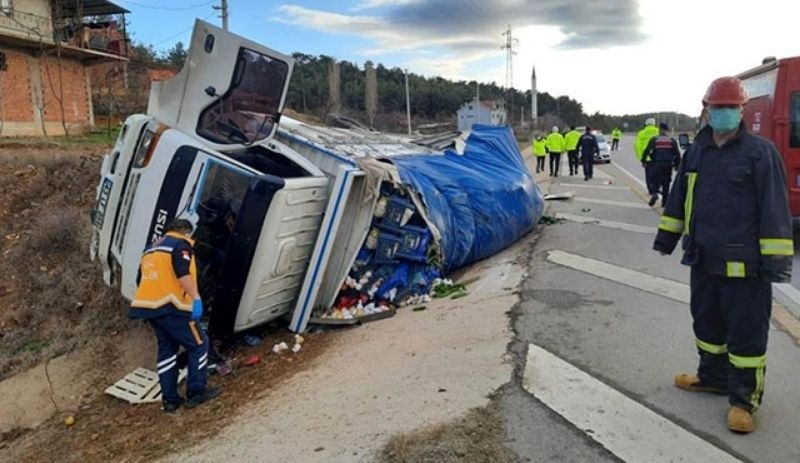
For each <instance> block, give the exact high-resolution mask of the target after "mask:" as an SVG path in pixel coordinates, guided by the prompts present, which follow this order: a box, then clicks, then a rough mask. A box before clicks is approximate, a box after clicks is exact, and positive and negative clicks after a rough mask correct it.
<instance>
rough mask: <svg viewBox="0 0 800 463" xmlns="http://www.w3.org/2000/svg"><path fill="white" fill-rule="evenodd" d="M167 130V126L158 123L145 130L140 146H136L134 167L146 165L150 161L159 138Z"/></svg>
mask: <svg viewBox="0 0 800 463" xmlns="http://www.w3.org/2000/svg"><path fill="white" fill-rule="evenodd" d="M165 130H167V126H165V125H162V124H158V125H156V126H155V127H148V128H147V129H146V130H145V131H144V133H143V134H142V138H141V139H140V140H139V146H137V147H136V156H134V158H133V167H137V168H141V167H145V166H146V165H147V164H148V163H149V162H150V158H152V157H153V152H154V151H155V150H156V145H157V144H158V140H159V139H160V138H161V134H162V133H164V131H165Z"/></svg>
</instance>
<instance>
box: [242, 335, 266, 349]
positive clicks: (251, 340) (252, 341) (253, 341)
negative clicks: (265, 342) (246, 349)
mask: <svg viewBox="0 0 800 463" xmlns="http://www.w3.org/2000/svg"><path fill="white" fill-rule="evenodd" d="M242 340H243V341H244V343H245V344H247V345H248V346H250V347H255V346H257V345H259V344H261V341H262V339H261V338H259V337H258V336H256V335H253V334H246V335H244V336H243V337H242Z"/></svg>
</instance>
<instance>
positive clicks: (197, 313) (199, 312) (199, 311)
mask: <svg viewBox="0 0 800 463" xmlns="http://www.w3.org/2000/svg"><path fill="white" fill-rule="evenodd" d="M202 316H203V300H202V299H195V300H194V301H192V320H200V317H202Z"/></svg>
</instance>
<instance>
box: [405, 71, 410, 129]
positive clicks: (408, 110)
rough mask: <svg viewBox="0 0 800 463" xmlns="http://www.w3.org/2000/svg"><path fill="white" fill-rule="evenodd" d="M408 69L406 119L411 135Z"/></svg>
mask: <svg viewBox="0 0 800 463" xmlns="http://www.w3.org/2000/svg"><path fill="white" fill-rule="evenodd" d="M405 71H406V119H407V120H408V134H409V135H411V96H410V93H409V92H408V69H406V70H405Z"/></svg>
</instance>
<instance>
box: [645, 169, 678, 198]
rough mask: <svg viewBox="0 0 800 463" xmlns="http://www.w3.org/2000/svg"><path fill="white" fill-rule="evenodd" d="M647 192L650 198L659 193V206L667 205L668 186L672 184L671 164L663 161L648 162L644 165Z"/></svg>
mask: <svg viewBox="0 0 800 463" xmlns="http://www.w3.org/2000/svg"><path fill="white" fill-rule="evenodd" d="M645 179H646V180H647V192H648V193H650V196H654V195H657V194H659V193H661V205H662V206H664V205H666V204H667V196H668V195H669V186H670V183H672V163H670V162H664V161H660V162H659V161H653V162H648V163H647V164H646V165H645Z"/></svg>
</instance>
